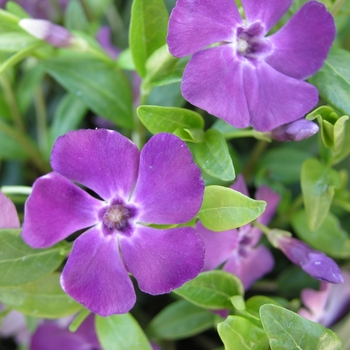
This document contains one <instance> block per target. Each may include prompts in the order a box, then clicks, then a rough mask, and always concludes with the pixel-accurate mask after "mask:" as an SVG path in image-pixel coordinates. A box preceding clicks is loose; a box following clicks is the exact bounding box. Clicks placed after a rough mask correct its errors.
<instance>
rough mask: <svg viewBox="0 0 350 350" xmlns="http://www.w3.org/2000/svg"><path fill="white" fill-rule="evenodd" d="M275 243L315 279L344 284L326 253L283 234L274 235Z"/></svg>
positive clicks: (335, 265)
mask: <svg viewBox="0 0 350 350" xmlns="http://www.w3.org/2000/svg"><path fill="white" fill-rule="evenodd" d="M273 232H274V230H271V231H270V235H274V234H273ZM274 242H275V244H276V245H277V247H278V248H279V249H280V250H282V252H283V253H284V254H285V255H286V257H287V258H288V259H289V260H290V261H291V262H292V263H294V264H296V265H299V266H300V267H301V268H302V269H303V270H304V271H305V272H306V273H308V274H309V275H310V276H312V277H313V278H316V279H318V280H321V281H326V282H330V283H343V282H344V278H343V276H342V274H341V271H340V269H339V267H338V265H337V264H336V263H335V262H334V260H333V259H331V258H329V257H328V256H327V255H326V254H325V253H323V252H320V251H318V250H314V249H312V248H311V247H310V246H308V245H307V244H305V243H304V242H302V241H299V240H298V239H296V238H293V237H290V236H287V235H283V234H276V235H274Z"/></svg>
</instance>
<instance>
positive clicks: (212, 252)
mask: <svg viewBox="0 0 350 350" xmlns="http://www.w3.org/2000/svg"><path fill="white" fill-rule="evenodd" d="M196 230H197V233H198V234H199V236H200V237H201V239H202V241H203V242H204V245H205V260H204V266H203V269H202V271H208V270H213V269H215V268H217V267H218V266H219V265H220V264H222V263H223V262H224V261H226V260H227V259H228V258H229V257H230V255H231V254H232V252H233V251H234V250H235V249H237V248H238V244H239V242H238V240H239V236H238V231H237V230H229V231H222V232H213V231H210V230H208V229H207V228H205V227H204V226H203V224H202V223H201V222H200V221H198V222H197V224H196Z"/></svg>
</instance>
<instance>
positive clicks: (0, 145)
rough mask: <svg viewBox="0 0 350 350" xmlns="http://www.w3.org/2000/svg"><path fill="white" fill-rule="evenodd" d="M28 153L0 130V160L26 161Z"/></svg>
mask: <svg viewBox="0 0 350 350" xmlns="http://www.w3.org/2000/svg"><path fill="white" fill-rule="evenodd" d="M27 158H28V152H27V150H26V149H24V148H23V147H22V145H20V144H19V143H18V142H17V141H16V140H15V139H13V138H12V137H10V136H9V135H7V134H5V133H4V132H2V131H1V130H0V159H27Z"/></svg>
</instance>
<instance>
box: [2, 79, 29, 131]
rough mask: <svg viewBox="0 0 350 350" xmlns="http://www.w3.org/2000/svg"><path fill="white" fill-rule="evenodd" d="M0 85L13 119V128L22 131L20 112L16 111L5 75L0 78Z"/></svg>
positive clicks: (13, 97) (14, 100)
mask: <svg viewBox="0 0 350 350" xmlns="http://www.w3.org/2000/svg"><path fill="white" fill-rule="evenodd" d="M0 84H1V87H2V89H3V90H4V95H5V98H6V102H7V104H8V106H9V107H10V110H11V115H12V119H13V122H14V124H15V126H16V127H17V128H18V129H19V130H21V131H24V130H25V126H24V123H23V118H22V115H21V112H20V111H19V109H18V106H17V101H16V97H15V94H14V93H13V90H12V87H11V85H10V83H9V81H8V78H7V76H6V75H2V76H1V77H0Z"/></svg>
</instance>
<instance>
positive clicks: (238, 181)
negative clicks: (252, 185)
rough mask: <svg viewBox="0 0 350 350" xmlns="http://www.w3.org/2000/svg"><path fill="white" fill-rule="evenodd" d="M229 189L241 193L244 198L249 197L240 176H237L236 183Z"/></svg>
mask: <svg viewBox="0 0 350 350" xmlns="http://www.w3.org/2000/svg"><path fill="white" fill-rule="evenodd" d="M230 187H231V188H232V189H233V190H235V191H238V192H241V193H242V194H244V195H245V196H249V192H248V188H247V184H246V183H245V180H244V177H243V175H242V174H239V175H237V177H236V181H235V182H234V183H233V184H232V185H231V186H230Z"/></svg>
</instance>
